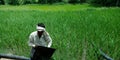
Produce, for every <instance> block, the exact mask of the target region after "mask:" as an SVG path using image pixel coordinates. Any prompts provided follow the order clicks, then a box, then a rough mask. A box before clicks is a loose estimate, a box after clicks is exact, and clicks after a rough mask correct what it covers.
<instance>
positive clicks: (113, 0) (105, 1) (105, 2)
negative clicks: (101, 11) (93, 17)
mask: <svg viewBox="0 0 120 60" xmlns="http://www.w3.org/2000/svg"><path fill="white" fill-rule="evenodd" d="M90 3H92V4H93V3H94V4H99V5H101V6H120V1H119V0H90Z"/></svg>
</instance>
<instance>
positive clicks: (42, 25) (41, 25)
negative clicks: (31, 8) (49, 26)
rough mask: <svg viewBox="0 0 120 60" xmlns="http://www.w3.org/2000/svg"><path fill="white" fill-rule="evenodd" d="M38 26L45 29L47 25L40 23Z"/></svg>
mask: <svg viewBox="0 0 120 60" xmlns="http://www.w3.org/2000/svg"><path fill="white" fill-rule="evenodd" d="M37 26H40V27H43V28H45V25H44V24H43V23H38V24H37Z"/></svg>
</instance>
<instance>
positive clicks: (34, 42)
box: [28, 23, 52, 60]
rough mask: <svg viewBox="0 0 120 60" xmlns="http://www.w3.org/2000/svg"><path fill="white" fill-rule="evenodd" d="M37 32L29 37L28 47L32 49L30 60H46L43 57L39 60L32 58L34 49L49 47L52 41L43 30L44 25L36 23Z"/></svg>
mask: <svg viewBox="0 0 120 60" xmlns="http://www.w3.org/2000/svg"><path fill="white" fill-rule="evenodd" d="M36 29H37V31H34V32H32V33H31V34H30V36H29V43H28V44H29V46H31V47H32V50H31V60H47V59H45V58H44V57H39V59H38V58H37V59H36V58H34V57H33V56H34V53H35V50H36V49H35V48H36V47H38V46H42V47H51V45H52V39H51V37H50V36H49V34H48V32H47V31H46V30H45V25H44V24H43V23H38V24H37V26H36Z"/></svg>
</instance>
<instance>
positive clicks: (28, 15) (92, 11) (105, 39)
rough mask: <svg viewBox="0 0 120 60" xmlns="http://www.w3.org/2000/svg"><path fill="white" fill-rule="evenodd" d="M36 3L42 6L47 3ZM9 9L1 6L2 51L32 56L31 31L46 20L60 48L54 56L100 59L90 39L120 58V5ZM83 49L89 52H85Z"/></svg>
mask: <svg viewBox="0 0 120 60" xmlns="http://www.w3.org/2000/svg"><path fill="white" fill-rule="evenodd" d="M7 7H8V8H9V7H11V6H7ZM13 7H14V6H13ZM22 7H26V6H21V8H22ZM29 7H32V8H36V7H34V6H29ZM37 7H41V8H40V9H42V8H45V7H48V6H43V7H42V6H37ZM54 7H55V6H54ZM65 7H67V6H65ZM68 7H69V5H68ZM74 7H75V6H74ZM79 7H80V6H79ZM27 8H28V6H27ZM27 8H26V9H27ZM84 8H85V7H84ZM9 9H11V8H9ZM9 9H7V10H4V8H3V7H2V8H0V53H6V54H7V53H11V54H15V55H22V56H27V57H29V53H30V47H29V46H28V44H27V42H28V37H29V34H30V33H31V32H32V31H35V30H36V28H35V27H36V24H37V23H38V22H43V23H45V25H46V30H47V31H48V32H49V34H50V36H51V37H52V39H53V45H52V48H56V49H57V50H56V52H55V54H54V55H53V58H54V59H55V60H82V59H83V56H85V59H86V60H97V57H96V56H95V52H94V49H93V47H92V46H91V44H90V42H89V41H92V42H94V43H95V45H96V46H97V47H99V48H100V49H102V50H103V51H104V52H105V53H106V54H107V55H109V56H110V57H112V58H113V59H115V60H119V59H120V58H119V54H120V52H119V51H120V48H119V44H120V31H119V30H120V27H119V26H120V22H119V19H120V9H119V8H89V7H87V8H85V9H78V10H77V9H76V10H68V9H65V10H66V11H63V10H62V9H61V10H56V11H55V10H54V9H53V11H52V10H51V11H49V10H46V11H44V10H42V11H41V10H39V8H36V9H35V10H25V9H21V10H20V9H19V8H17V9H16V10H12V9H11V10H9ZM70 9H72V8H70ZM84 43H86V44H84ZM85 46H87V47H86V48H85ZM84 50H86V51H85V52H86V54H83V51H84Z"/></svg>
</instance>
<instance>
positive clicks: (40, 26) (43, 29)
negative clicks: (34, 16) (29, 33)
mask: <svg viewBox="0 0 120 60" xmlns="http://www.w3.org/2000/svg"><path fill="white" fill-rule="evenodd" d="M36 29H37V31H45V25H44V24H43V23H38V24H37V26H36Z"/></svg>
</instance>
